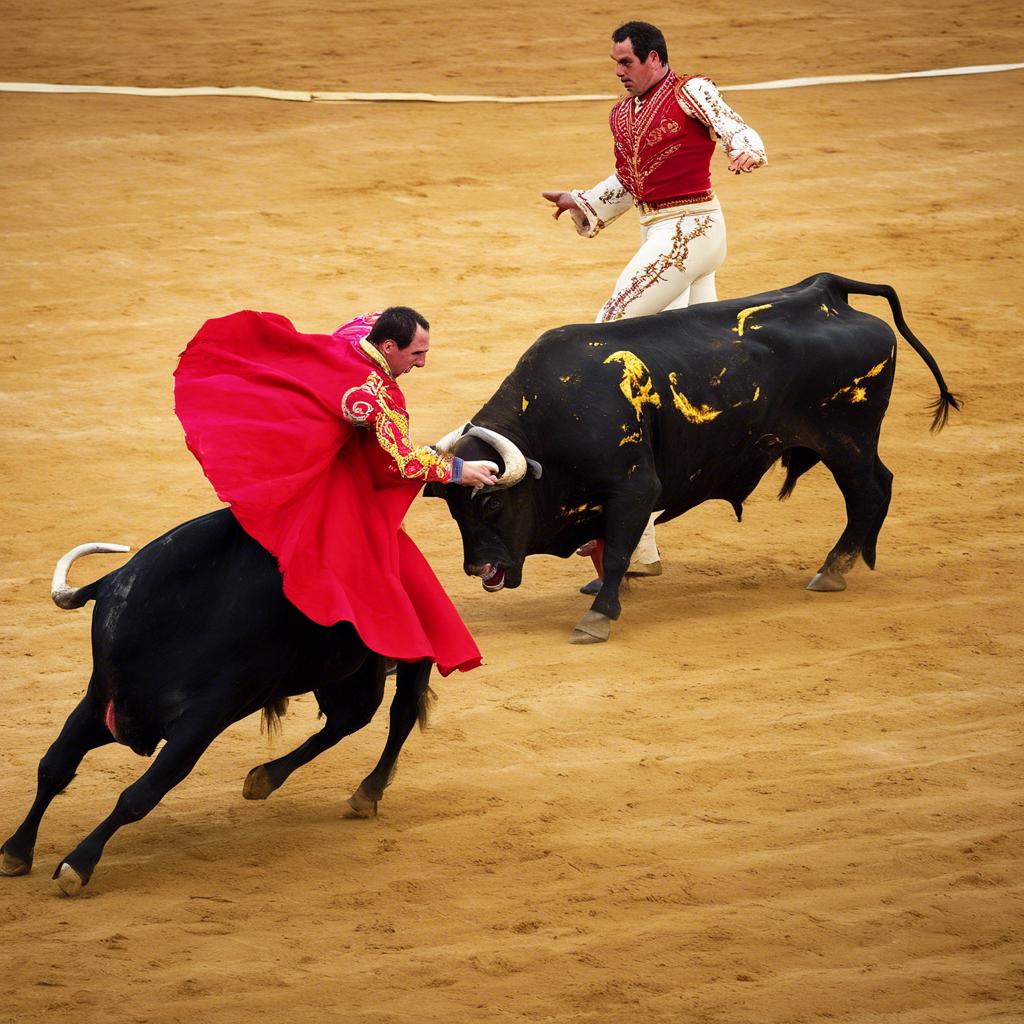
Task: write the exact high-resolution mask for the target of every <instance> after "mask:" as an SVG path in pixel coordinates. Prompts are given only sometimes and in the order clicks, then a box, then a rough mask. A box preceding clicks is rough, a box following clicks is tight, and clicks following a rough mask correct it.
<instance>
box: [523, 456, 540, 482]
mask: <svg viewBox="0 0 1024 1024" xmlns="http://www.w3.org/2000/svg"><path fill="white" fill-rule="evenodd" d="M526 465H527V466H528V467H529V469H530V472H531V473H532V474H533V478H534V480H539V479H540V475H541V473H543V472H544V467H543V466H541V464H540V463H539V462H537V461H535V460H534V459H527V460H526Z"/></svg>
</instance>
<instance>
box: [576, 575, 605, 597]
mask: <svg viewBox="0 0 1024 1024" xmlns="http://www.w3.org/2000/svg"><path fill="white" fill-rule="evenodd" d="M603 586H604V580H603V579H601V577H600V576H598V577H597V579H596V580H591V581H590V582H589V583H584V584H583V586H582V587H580V593H581V594H586V595H587V597H595V596H596V595H598V594H600V593H601V588H602V587H603Z"/></svg>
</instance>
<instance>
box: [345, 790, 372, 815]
mask: <svg viewBox="0 0 1024 1024" xmlns="http://www.w3.org/2000/svg"><path fill="white" fill-rule="evenodd" d="M346 803H347V804H348V810H347V811H345V816H346V817H348V818H376V817H377V801H376V800H373V799H371V798H370V797H368V796H366V794H365V793H363V791H362V789H357V790H356V791H355V792H354V793H353V794H352V795H351V796H350V797H349V798H348V800H347V801H346Z"/></svg>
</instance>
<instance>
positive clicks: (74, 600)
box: [50, 541, 131, 608]
mask: <svg viewBox="0 0 1024 1024" xmlns="http://www.w3.org/2000/svg"><path fill="white" fill-rule="evenodd" d="M115 551H131V548H129V547H125V546H124V544H101V543H99V542H96V541H94V542H93V543H91V544H79V545H78V547H77V548H72V549H71V550H70V551H69V552H68V553H67V554H66V555H64V557H63V558H61V559H60V560H59V561H58V562H57V567H56V568H55V569H54V570H53V582H52V583H51V584H50V597H52V598H53V603H54V604H55V605H56V606H57V607H58V608H81V607H82V605H83V604H85V603H86V601H91V600H92V599H93V598H94V597H95V596H96V588H97V587H98V586H99V583H100V580H96V581H95V582H93V583H89V584H87V585H86V586H84V587H71V586H68V570H69V569H70V568H71V565H72V563H73V562H74V561H75V559H78V558H81V557H82V555H94V554H96V553H97V552H109V553H113V552H115ZM101 579H102V577H101Z"/></svg>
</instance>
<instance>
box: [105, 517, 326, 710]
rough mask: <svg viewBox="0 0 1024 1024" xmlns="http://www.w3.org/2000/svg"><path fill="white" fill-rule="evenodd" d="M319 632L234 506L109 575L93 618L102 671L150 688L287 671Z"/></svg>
mask: <svg viewBox="0 0 1024 1024" xmlns="http://www.w3.org/2000/svg"><path fill="white" fill-rule="evenodd" d="M316 628H318V627H316V626H315V624H314V623H312V622H310V620H308V619H307V618H306V617H305V616H303V615H302V614H301V613H300V612H299V611H298V610H297V609H296V608H294V606H292V605H291V604H290V602H288V601H287V599H286V598H285V597H284V594H283V591H282V585H281V576H280V573H279V571H278V569H277V566H276V564H275V562H274V559H273V557H272V556H271V555H270V554H269V553H268V552H267V551H265V550H264V549H263V548H262V547H260V545H259V544H257V543H256V542H255V541H254V540H252V538H251V537H249V536H248V535H247V534H246V533H245V532H244V530H242V528H241V527H240V526H239V525H238V522H237V520H236V519H235V518H234V516H233V515H232V514H231V512H230V511H229V510H227V509H221V510H219V511H217V512H212V513H210V514H208V515H205V516H202V517H200V518H198V519H193V520H191V521H190V522H187V523H183V524H182V525H181V526H178V527H176V528H175V529H173V530H171V531H169V532H168V533H166V534H164V535H163V536H162V537H159V538H157V539H156V540H154V541H152V542H151V543H150V544H147V545H146V546H145V547H144V548H142V549H141V550H140V551H139V552H138V553H137V554H136V555H135V556H134V557H133V558H132V559H131V560H130V561H129V562H127V563H126V564H125V565H124V566H123V567H122V568H121V569H119V570H117V572H114V573H111V574H110V575H109V576H108V577H106V578H105V579H104V580H103V582H102V584H101V586H100V588H99V591H98V593H97V596H96V608H95V611H94V613H93V652H94V658H95V662H96V667H97V669H100V670H105V671H106V672H107V673H108V674H109V675H110V676H111V677H112V679H113V680H114V681H115V682H116V681H118V680H124V679H125V678H126V677H131V678H133V679H134V678H137V677H138V676H139V675H140V674H143V673H144V674H146V675H147V676H148V677H149V678H148V686H149V687H151V688H152V689H153V690H160V689H161V686H162V685H163V684H164V683H166V684H167V685H173V684H175V683H177V684H178V685H181V684H182V681H183V680H186V679H199V678H202V679H206V680H210V679H212V678H214V677H216V676H217V674H218V673H219V672H220V671H221V669H222V667H224V666H232V670H233V671H235V670H237V671H240V672H242V673H244V672H246V671H249V672H251V673H252V674H253V676H254V677H256V676H262V675H264V674H266V672H267V671H270V672H274V671H283V670H285V669H287V667H288V665H289V663H290V662H291V661H293V660H294V658H295V654H296V648H298V647H301V643H302V640H303V638H304V637H305V636H306V634H309V633H311V632H313V631H315V629H316Z"/></svg>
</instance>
